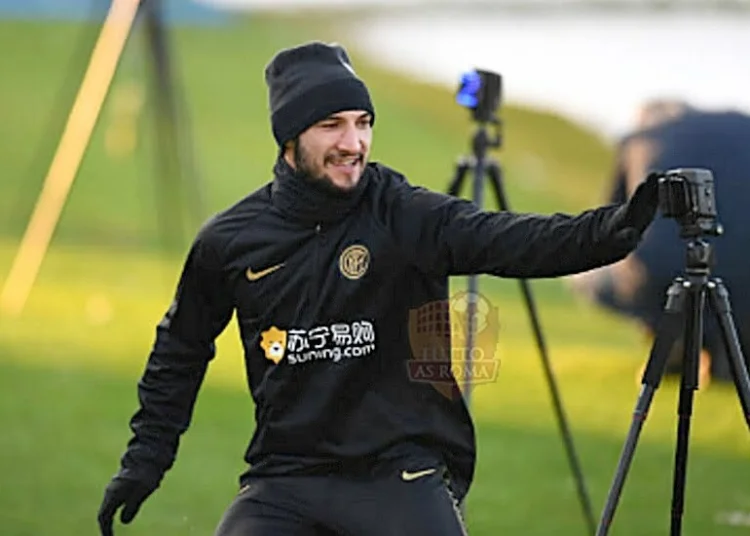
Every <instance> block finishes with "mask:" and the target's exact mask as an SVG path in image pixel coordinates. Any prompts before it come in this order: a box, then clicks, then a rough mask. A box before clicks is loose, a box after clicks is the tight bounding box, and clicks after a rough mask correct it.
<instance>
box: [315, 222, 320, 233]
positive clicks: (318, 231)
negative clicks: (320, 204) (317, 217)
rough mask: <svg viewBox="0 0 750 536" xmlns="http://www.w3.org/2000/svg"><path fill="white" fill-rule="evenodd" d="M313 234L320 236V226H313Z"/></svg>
mask: <svg viewBox="0 0 750 536" xmlns="http://www.w3.org/2000/svg"><path fill="white" fill-rule="evenodd" d="M315 232H316V233H317V234H320V224H317V225H316V226H315Z"/></svg>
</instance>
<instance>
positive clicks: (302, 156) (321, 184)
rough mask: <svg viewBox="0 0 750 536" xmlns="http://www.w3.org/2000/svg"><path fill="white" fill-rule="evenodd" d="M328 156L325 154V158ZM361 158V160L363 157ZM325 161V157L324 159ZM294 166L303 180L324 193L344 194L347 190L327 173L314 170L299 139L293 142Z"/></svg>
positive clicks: (311, 160)
mask: <svg viewBox="0 0 750 536" xmlns="http://www.w3.org/2000/svg"><path fill="white" fill-rule="evenodd" d="M327 158H328V156H326V159H327ZM360 158H361V162H362V161H363V160H364V158H362V157H360ZM324 162H325V159H324ZM294 166H295V168H296V170H297V174H298V175H299V176H300V177H301V178H302V179H303V180H305V181H307V182H309V183H311V184H312V185H313V186H315V187H316V188H320V189H322V190H323V191H325V192H326V193H331V194H334V195H342V194H346V192H347V191H348V190H346V189H343V188H340V187H339V186H336V183H334V182H333V179H332V178H331V177H330V176H329V175H327V174H326V173H325V172H324V171H322V170H321V169H317V170H316V166H315V164H314V163H313V159H312V158H310V155H309V153H308V152H307V151H306V150H305V148H304V147H303V146H302V144H301V143H299V141H298V142H297V143H295V144H294Z"/></svg>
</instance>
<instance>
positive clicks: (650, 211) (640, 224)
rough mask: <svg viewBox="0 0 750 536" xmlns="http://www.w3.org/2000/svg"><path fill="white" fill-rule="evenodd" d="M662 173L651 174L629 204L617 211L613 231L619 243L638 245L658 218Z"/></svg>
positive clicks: (637, 189)
mask: <svg viewBox="0 0 750 536" xmlns="http://www.w3.org/2000/svg"><path fill="white" fill-rule="evenodd" d="M661 176H662V174H661V173H658V172H651V173H649V174H648V176H647V177H646V179H645V180H644V181H643V182H641V183H640V184H639V185H638V187H637V188H636V189H635V191H634V192H633V195H632V196H631V197H630V199H629V200H628V202H627V203H626V204H624V205H623V206H622V207H621V208H620V210H618V211H617V213H616V214H615V216H614V218H613V219H612V220H613V221H612V223H611V225H612V227H611V231H612V233H613V234H614V238H615V240H617V241H624V242H631V243H632V247H635V246H636V245H637V244H638V241H639V240H640V238H641V235H642V234H643V233H644V232H645V231H646V229H647V228H648V226H649V225H650V224H651V222H652V221H653V219H654V216H656V210H657V209H658V208H659V178H660V177H661Z"/></svg>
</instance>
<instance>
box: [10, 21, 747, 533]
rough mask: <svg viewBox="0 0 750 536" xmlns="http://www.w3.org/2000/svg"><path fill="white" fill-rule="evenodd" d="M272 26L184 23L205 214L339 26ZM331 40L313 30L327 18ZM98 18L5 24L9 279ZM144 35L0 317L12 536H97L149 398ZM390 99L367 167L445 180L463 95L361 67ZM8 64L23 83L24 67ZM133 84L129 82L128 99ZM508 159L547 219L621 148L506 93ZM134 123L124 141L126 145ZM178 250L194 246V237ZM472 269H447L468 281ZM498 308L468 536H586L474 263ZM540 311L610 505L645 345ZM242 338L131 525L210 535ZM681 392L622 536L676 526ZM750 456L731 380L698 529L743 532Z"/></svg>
mask: <svg viewBox="0 0 750 536" xmlns="http://www.w3.org/2000/svg"><path fill="white" fill-rule="evenodd" d="M305 22H306V24H304V25H303V24H302V23H301V22H300V21H297V20H293V19H292V20H285V19H280V18H270V17H269V18H267V19H264V20H256V21H252V22H247V21H243V22H240V23H238V24H237V25H236V26H231V27H221V28H183V29H179V30H177V31H176V32H175V34H174V42H173V44H174V45H175V50H176V51H177V59H178V60H179V64H178V67H179V75H180V77H181V79H182V80H183V81H184V85H183V87H182V90H183V92H184V94H185V98H186V100H187V103H188V105H189V109H190V119H191V133H192V135H193V138H194V145H195V147H196V148H197V149H196V152H195V160H196V163H197V164H198V166H199V171H200V176H201V178H202V179H203V181H204V184H203V191H204V192H205V196H206V197H205V199H204V203H205V211H206V214H204V215H202V216H201V218H198V219H202V218H203V217H205V216H206V215H208V213H209V212H211V211H213V210H216V209H219V208H222V207H223V206H225V205H227V204H228V203H230V202H232V201H233V200H234V199H235V198H237V197H239V196H241V195H244V194H245V193H246V192H248V191H250V190H252V189H253V188H255V187H256V186H258V185H259V184H261V183H262V182H264V181H265V180H266V179H267V177H268V176H269V174H270V168H271V164H272V155H273V153H274V147H273V142H272V140H271V137H270V129H269V127H268V121H267V116H266V110H265V94H264V87H263V84H262V75H261V73H262V69H263V66H264V65H265V62H266V61H267V60H268V58H270V56H271V54H272V53H273V52H274V51H275V50H276V49H277V48H278V47H280V46H285V45H288V44H291V43H293V42H296V41H299V40H301V39H305V38H308V37H318V36H325V37H326V38H328V37H329V36H334V37H338V34H337V33H336V32H335V31H333V30H332V29H330V28H327V27H324V26H322V25H320V22H319V21H318V19H315V18H310V19H308V20H307V21H305ZM316 28H317V29H319V31H320V32H321V33H318V34H316V33H313V32H314V29H316ZM93 37H94V29H93V28H91V27H85V26H78V25H45V24H37V23H21V22H13V23H11V22H0V43H1V44H2V45H3V48H4V49H5V50H10V48H9V47H10V46H11V45H13V46H14V47H15V44H17V43H19V42H20V43H24V44H27V46H25V47H22V48H15V50H16V51H17V52H16V53H14V54H5V55H0V73H2V79H3V83H2V84H0V106H1V107H2V108H1V109H0V111H1V112H2V117H3V118H4V120H3V121H0V162H2V164H0V166H2V167H0V176H2V180H1V181H0V225H2V228H1V229H0V230H2V232H3V235H2V237H1V238H0V274H3V275H2V277H4V275H5V274H6V273H7V271H8V269H9V267H10V263H11V261H12V258H13V255H14V254H15V251H16V247H17V239H18V237H19V236H20V233H21V231H22V229H23V226H24V224H25V221H26V219H27V218H28V215H29V213H30V210H31V207H32V204H33V201H34V199H35V196H36V195H38V189H39V186H40V184H41V181H42V178H43V176H44V173H45V172H46V168H47V166H48V164H49V160H50V158H51V155H52V153H53V151H54V148H55V142H56V136H59V132H60V129H61V127H62V124H63V121H64V112H65V110H66V107H67V106H69V103H70V102H71V100H72V98H73V95H74V92H75V79H76V78H77V77H79V76H80V73H81V72H82V69H83V68H84V63H85V62H84V59H83V58H82V57H81V56H80V51H81V50H82V47H83V46H84V45H86V44H87V43H88V44H89V45H90V44H91V42H92V40H93ZM141 45H142V43H140V42H139V41H134V42H133V43H131V46H130V47H129V49H128V52H127V54H126V57H125V58H124V61H123V64H122V66H121V69H120V70H119V72H118V77H117V81H116V84H115V86H114V87H113V91H112V94H111V97H110V99H109V101H108V103H107V106H106V108H105V110H104V113H103V116H102V121H101V122H100V124H99V126H98V128H97V132H96V134H95V138H94V140H92V144H91V147H90V150H89V152H88V153H87V155H86V159H85V161H84V163H83V166H82V168H81V172H80V174H79V177H78V181H77V183H76V185H75V187H74V189H73V192H72V195H71V198H70V202H69V204H68V205H67V206H66V210H65V212H64V214H63V217H62V220H61V222H60V227H59V230H58V233H57V234H56V236H55V241H54V244H53V247H52V249H51V250H50V252H49V255H48V257H47V258H46V259H45V263H44V265H43V269H42V271H41V273H40V274H39V279H38V281H37V285H36V286H35V288H34V291H33V293H32V295H31V296H30V299H29V302H28V304H27V307H26V309H25V310H24V312H23V314H22V315H21V316H20V317H17V318H10V317H3V318H0V424H2V430H3V432H2V434H0V474H2V475H3V483H2V485H0V534H3V535H6V534H7V535H9V536H31V535H34V536H37V535H47V534H55V535H56V536H72V535H76V536H78V535H88V534H95V533H96V530H95V517H96V510H97V508H98V505H99V501H100V499H101V492H102V489H103V487H104V486H105V485H106V483H107V481H108V479H109V477H110V476H111V475H112V473H113V472H114V471H115V470H116V466H117V462H118V458H119V456H120V455H121V453H122V450H123V448H124V446H125V442H126V441H127V439H128V429H127V420H128V419H129V417H130V415H131V414H132V412H133V411H134V409H135V404H136V399H135V394H136V393H135V383H136V381H137V379H138V376H139V374H140V372H141V370H142V368H143V365H144V359H145V356H146V354H147V352H148V350H149V345H150V343H151V339H152V336H153V332H154V327H155V324H156V322H157V321H158V320H159V318H160V317H161V315H162V314H163V312H164V309H165V307H166V305H167V304H168V301H169V299H170V297H171V293H172V286H173V283H174V281H175V278H176V276H177V273H178V271H179V268H180V266H179V263H180V261H181V251H180V250H179V248H178V250H177V251H174V250H173V251H171V252H169V253H164V252H162V251H160V249H159V246H160V244H161V242H160V240H159V238H158V237H159V219H158V218H157V216H156V214H155V213H154V211H155V210H156V208H158V204H157V203H156V202H155V200H154V199H155V197H154V182H155V173H154V172H155V169H156V167H155V166H156V162H155V160H154V151H153V146H152V145H151V144H152V142H153V140H152V139H151V134H150V132H151V126H152V125H151V123H150V122H149V116H148V114H147V112H148V110H149V108H148V106H149V104H148V102H146V103H145V104H144V106H145V108H143V111H142V112H141V113H140V114H134V115H129V114H130V113H129V112H128V106H127V102H128V101H127V100H126V99H127V96H128V95H130V97H132V96H133V95H134V93H133V88H139V87H141V84H142V81H143V75H144V73H145V72H146V71H145V69H146V67H147V66H146V65H145V64H144V63H143V57H142V52H143V51H142V47H141ZM356 65H360V67H358V70H359V71H360V72H361V73H362V75H363V76H364V77H365V78H366V79H367V80H368V83H369V84H370V86H371V88H372V91H373V94H374V96H375V99H376V106H377V107H378V114H379V118H378V124H377V127H376V138H375V140H376V141H375V147H374V152H375V154H374V158H376V159H381V160H383V161H386V162H388V163H389V164H391V165H393V166H394V167H397V168H399V169H401V170H403V171H404V172H405V173H406V174H407V175H408V176H409V177H410V178H411V180H412V181H414V182H417V183H422V184H425V185H428V186H430V187H433V188H435V189H444V188H445V187H446V185H447V182H448V181H449V179H450V176H451V173H452V166H453V164H454V162H455V159H456V156H457V155H458V154H461V153H463V152H465V151H467V150H468V139H469V136H470V134H471V125H470V124H469V121H468V117H467V114H466V113H465V111H464V110H462V109H459V108H458V107H457V106H456V105H454V104H453V101H452V96H451V95H450V93H449V92H446V91H445V90H442V89H440V88H435V87H429V86H424V85H421V84H417V83H415V82H413V81H409V80H405V79H402V78H398V77H396V76H394V75H392V74H391V73H386V72H382V71H380V70H378V69H375V68H374V67H372V66H368V65H365V64H363V63H361V62H359V63H358V62H357V60H356V59H355V66H356ZM11 73H12V76H10V74H11ZM135 91H136V94H137V91H138V90H137V89H136V90H135ZM503 119H504V125H505V127H504V128H505V141H506V143H505V146H504V148H503V152H502V153H501V157H502V163H503V166H504V169H505V171H506V183H505V184H506V186H507V190H508V194H509V197H510V199H511V204H512V206H513V208H516V209H519V210H533V211H541V212H551V211H555V210H563V211H574V210H579V209H583V208H585V207H587V206H589V205H591V204H594V203H596V202H597V201H598V199H599V195H600V193H601V191H602V190H603V188H604V178H605V177H606V175H607V172H608V164H609V158H610V155H611V153H610V149H609V148H608V147H607V146H606V145H605V144H604V143H603V142H602V141H601V140H598V139H597V138H596V137H595V136H594V135H592V134H591V133H589V132H586V131H584V130H582V129H580V128H577V127H576V126H575V125H572V124H570V123H568V122H566V121H564V120H562V119H560V118H557V117H554V116H551V115H548V114H540V113H535V112H533V111H531V110H525V109H522V108H518V107H512V106H509V107H507V108H506V109H504V110H503ZM133 121H135V130H136V132H137V133H138V134H139V136H138V140H139V143H138V144H137V146H136V148H135V151H134V152H133V154H130V155H129V154H122V153H118V151H117V150H116V147H118V146H119V147H122V146H123V145H122V144H124V145H127V144H125V143H124V142H122V144H120V145H118V144H117V143H115V144H114V147H115V149H112V147H113V145H112V140H115V141H116V140H118V139H120V140H123V139H124V140H125V141H127V134H128V133H129V132H130V131H129V130H128V128H129V125H131V123H132V122H133ZM183 247H184V244H183ZM460 284H461V282H460V281H457V282H456V285H457V286H458V285H460ZM480 285H481V289H482V291H483V292H484V293H486V294H487V295H488V296H489V297H490V298H491V299H492V300H493V301H495V302H496V303H497V304H498V305H499V307H500V315H501V329H502V332H501V341H500V344H499V347H498V356H499V358H500V360H501V369H500V374H499V378H498V380H497V381H496V382H494V383H492V384H488V385H482V386H479V387H477V388H476V389H475V390H474V391H473V396H472V399H471V403H472V410H473V413H474V415H475V416H476V420H477V430H478V440H479V465H478V472H477V477H476V482H475V487H474V488H473V490H472V492H471V494H470V496H469V501H468V507H467V513H468V522H469V526H470V529H471V533H472V534H473V535H478V536H481V535H487V536H489V535H497V534H524V535H545V536H546V535H550V534H555V535H562V536H568V535H571V536H573V535H578V534H584V533H585V527H584V524H583V521H582V516H581V512H580V507H579V504H578V500H577V496H576V494H575V488H574V485H573V480H572V475H571V472H570V469H569V466H568V464H567V460H566V458H565V451H564V449H563V443H562V440H561V437H560V434H559V432H558V429H557V423H556V420H555V416H554V413H553V411H552V406H551V403H550V397H549V388H548V385H547V383H546V382H545V379H544V376H543V372H542V368H541V364H540V361H539V358H538V355H537V353H536V350H535V346H534V340H533V338H532V336H531V331H530V329H529V322H528V315H527V313H526V311H525V309H524V306H523V303H522V302H521V300H520V293H519V292H518V289H517V283H515V282H513V281H500V280H490V279H487V278H483V279H482V281H481V283H480ZM533 289H534V291H535V296H536V298H537V302H538V305H539V309H540V314H541V321H542V325H543V328H544V332H545V335H546V337H547V342H548V344H549V347H550V353H551V358H552V360H553V364H554V369H555V373H556V380H557V382H558V383H559V387H560V389H561V392H562V395H563V402H564V408H565V410H566V412H567V416H568V418H569V420H570V423H571V425H572V428H573V432H574V438H575V444H576V447H577V449H578V453H579V455H580V458H581V460H582V463H583V469H584V472H585V476H586V482H587V484H588V487H589V491H590V492H591V496H592V500H593V502H594V507H595V510H596V511H597V513H598V512H599V511H600V510H601V507H602V506H603V504H604V499H605V497H606V493H607V490H608V487H609V485H610V482H611V478H612V476H613V474H614V470H615V466H616V462H617V457H618V456H619V453H620V449H621V446H622V442H623V440H624V438H625V434H626V432H627V428H628V426H629V424H630V419H631V413H632V409H633V406H634V404H635V400H636V397H637V394H638V389H637V385H636V376H635V375H636V372H637V370H638V369H639V367H640V366H641V364H642V363H643V362H644V360H645V358H646V355H647V351H648V348H647V346H646V344H645V342H644V341H642V340H641V339H640V338H639V334H638V332H637V331H636V330H635V329H634V328H633V326H631V325H630V324H628V323H626V322H624V321H622V320H618V319H615V318H613V317H611V316H609V315H607V314H605V313H603V312H601V311H597V310H593V309H592V308H590V307H588V306H587V305H585V304H582V303H580V302H578V301H576V300H574V299H573V298H572V297H571V295H570V294H569V292H568V291H567V290H566V288H565V286H564V285H563V283H562V282H561V281H538V282H535V283H534V285H533ZM244 382H245V380H244V377H243V366H242V357H241V353H240V345H239V342H238V339H237V333H236V329H235V328H234V326H232V327H230V328H229V329H228V330H227V332H225V333H224V334H223V335H222V336H221V338H220V340H219V357H218V358H217V360H216V361H215V363H214V364H213V365H212V368H211V370H210V373H209V378H208V380H207V383H206V386H205V388H204V390H203V392H202V394H201V397H200V399H199V402H198V405H197V408H196V413H195V417H194V421H193V425H192V427H191V429H190V430H189V431H188V433H187V434H186V435H185V437H184V439H183V442H182V446H181V450H180V454H179V457H178V462H177V464H176V466H175V468H174V469H173V470H172V471H171V472H170V473H169V475H168V477H167V479H166V480H165V482H164V484H163V486H162V488H161V489H160V490H159V491H158V492H157V493H156V494H155V495H154V496H153V497H152V498H151V499H150V500H149V501H148V503H147V504H146V505H145V506H144V508H143V509H142V511H141V513H140V514H139V516H138V518H137V519H136V522H135V523H134V524H133V525H132V526H131V527H124V528H122V527H118V529H117V532H116V533H117V534H129V535H140V534H143V535H145V534H149V535H154V534H158V535H164V536H171V535H178V534H179V535H183V534H195V535H198V534H201V535H205V534H211V531H212V529H213V528H214V526H215V524H216V522H217V520H218V518H219V516H220V515H221V513H222V512H223V510H224V508H225V507H226V505H227V503H228V501H229V500H230V498H231V496H232V495H233V493H234V491H235V484H236V476H237V475H238V474H239V472H240V471H242V470H243V464H242V454H243V451H244V449H245V446H246V444H247V441H248V439H249V437H250V434H251V433H252V430H253V422H252V403H251V400H250V398H249V396H248V395H247V392H246V388H245V383H244ZM676 406H677V399H676V385H675V384H674V383H673V382H667V383H666V384H665V385H663V386H662V388H661V389H660V390H659V392H658V394H657V398H656V400H655V402H654V405H653V408H652V413H651V415H650V416H649V419H648V421H647V424H646V427H645V429H644V432H643V435H642V438H641V441H640V446H639V448H638V451H637V454H636V457H635V460H634V464H633V468H632V472H631V474H630V476H629V478H628V481H627V483H626V487H625V492H624V494H623V498H622V502H621V505H620V507H619V510H618V515H617V517H616V519H615V524H614V526H613V528H612V531H611V534H612V535H613V536H617V535H638V536H649V535H654V536H656V535H662V534H665V533H667V532H668V526H669V506H670V496H671V475H672V464H673V445H674V437H675V429H676V422H675V412H676ZM749 454H750V448H749V446H748V440H747V430H746V428H745V427H744V425H743V420H742V417H741V414H740V411H739V404H738V402H737V399H736V395H735V394H734V392H733V391H732V390H731V389H729V388H727V387H726V386H721V385H717V384H712V385H711V386H710V388H709V389H707V390H704V391H701V392H699V393H698V395H697V400H696V408H695V415H694V426H693V437H692V441H691V452H690V458H689V472H688V488H687V501H686V513H685V529H684V531H683V534H685V535H686V536H699V535H700V536H703V535H711V536H714V535H716V536H734V535H740V534H745V533H747V530H748V528H747V526H741V525H742V523H743V520H747V519H748V514H747V512H750V488H749V487H748V482H750V463H748V462H749V460H748V455H749Z"/></svg>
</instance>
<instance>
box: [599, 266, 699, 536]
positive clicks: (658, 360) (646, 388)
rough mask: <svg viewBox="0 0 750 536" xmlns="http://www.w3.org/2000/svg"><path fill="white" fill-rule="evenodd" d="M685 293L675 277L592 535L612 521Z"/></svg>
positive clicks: (602, 531) (672, 340)
mask: <svg viewBox="0 0 750 536" xmlns="http://www.w3.org/2000/svg"><path fill="white" fill-rule="evenodd" d="M685 296H686V290H685V287H684V285H683V280H682V279H679V278H678V279H675V281H674V282H673V283H672V285H671V286H670V287H669V290H668V291H667V303H666V305H665V306H664V316H663V317H662V320H661V325H660V326H659V329H658V331H657V334H656V339H655V340H654V343H653V346H652V347H651V354H650V356H649V360H648V364H647V365H646V370H645V371H644V373H643V380H642V383H643V387H642V388H641V392H640V394H639V396H638V401H637V402H636V406H635V410H634V411H633V420H632V423H631V425H630V430H629V431H628V436H627V439H626V441H625V446H624V447H623V450H622V454H621V455H620V460H619V462H618V464H617V470H616V472H615V478H614V482H613V484H612V487H611V488H610V491H609V494H608V495H607V502H606V505H605V506H604V511H603V512H602V517H601V519H600V521H599V526H598V528H597V531H596V536H604V535H606V534H607V533H608V531H609V527H610V526H611V524H612V519H613V518H614V514H615V509H616V508H617V503H618V502H619V500H620V495H621V494H622V488H623V486H624V485H625V479H626V477H627V474H628V471H629V470H630V464H631V463H632V460H633V455H634V454H635V447H636V444H637V442H638V438H639V436H640V434H641V430H642V429H643V424H644V423H645V421H646V417H647V416H648V411H649V408H650V407H651V402H652V400H653V398H654V393H655V392H656V389H657V388H658V387H659V383H660V382H661V378H662V376H663V374H664V368H665V366H666V364H667V359H668V357H669V352H670V350H671V349H672V347H673V346H674V343H675V341H676V340H677V339H678V336H679V333H680V331H681V328H682V321H683V318H684V315H683V311H684V307H685Z"/></svg>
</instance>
